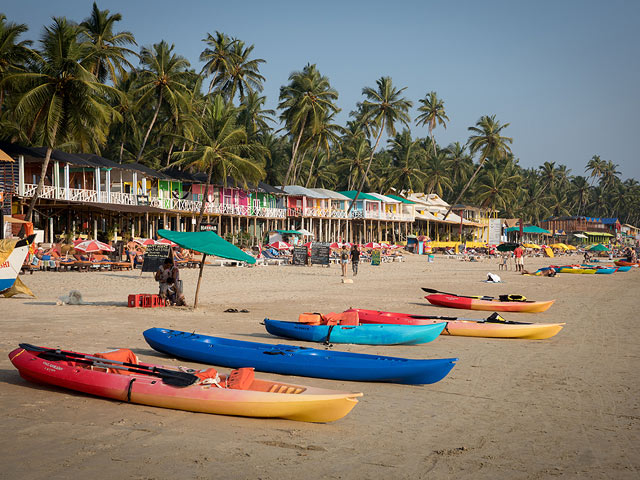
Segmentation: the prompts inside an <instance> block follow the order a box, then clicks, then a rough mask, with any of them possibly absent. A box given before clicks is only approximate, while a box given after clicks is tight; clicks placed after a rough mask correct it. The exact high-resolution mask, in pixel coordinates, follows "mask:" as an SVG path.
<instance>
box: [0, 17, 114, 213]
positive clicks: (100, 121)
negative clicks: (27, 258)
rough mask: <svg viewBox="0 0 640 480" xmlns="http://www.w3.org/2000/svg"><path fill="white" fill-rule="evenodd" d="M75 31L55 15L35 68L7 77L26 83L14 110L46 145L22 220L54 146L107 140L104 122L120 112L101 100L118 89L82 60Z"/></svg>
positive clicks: (86, 52)
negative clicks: (101, 80) (104, 81)
mask: <svg viewBox="0 0 640 480" xmlns="http://www.w3.org/2000/svg"><path fill="white" fill-rule="evenodd" d="M79 32H80V27H78V26H77V25H74V24H70V23H68V22H67V20H66V19H64V18H54V19H53V24H52V25H51V26H49V27H45V32H44V35H43V37H42V39H41V44H42V50H41V53H40V54H38V55H36V56H35V60H34V61H35V71H33V72H23V73H15V74H12V75H10V76H9V78H10V79H12V80H15V81H21V82H25V84H27V85H28V86H29V88H28V89H27V90H26V91H25V93H24V94H23V95H22V96H21V98H20V100H19V101H18V103H17V105H16V113H17V115H19V116H20V117H21V118H22V119H23V121H24V124H25V126H27V125H28V126H29V128H35V129H36V131H37V132H38V136H39V138H41V139H42V142H43V144H44V145H45V146H46V147H47V151H46V155H45V159H44V162H43V164H42V171H41V174H40V180H39V182H38V186H37V188H36V192H35V194H34V196H33V198H32V199H31V203H30V204H29V209H28V211H27V217H26V218H27V221H31V218H32V215H33V209H34V206H35V204H36V201H37V199H38V197H39V195H40V192H41V191H42V187H43V185H44V180H45V176H46V173H47V168H48V166H49V161H50V159H51V153H52V151H53V149H54V148H56V147H57V146H58V145H59V144H60V143H62V142H65V143H71V144H75V145H78V146H79V147H80V148H85V149H95V150H97V149H98V148H99V146H100V145H101V144H103V143H104V142H105V140H106V131H107V125H108V123H109V122H110V121H111V119H112V118H114V117H119V114H118V113H117V112H116V111H115V110H114V109H113V108H111V107H110V106H109V105H108V104H107V103H106V101H105V98H106V97H107V96H108V95H118V91H117V90H116V89H114V88H111V87H107V86H106V85H104V84H102V83H100V82H98V81H97V80H96V78H95V76H94V75H92V74H91V72H89V71H87V70H86V69H85V68H84V67H83V65H82V62H83V60H84V59H85V58H86V57H87V55H89V54H90V49H89V48H88V46H87V45H86V44H81V43H79V42H78V40H77V39H78V34H79Z"/></svg>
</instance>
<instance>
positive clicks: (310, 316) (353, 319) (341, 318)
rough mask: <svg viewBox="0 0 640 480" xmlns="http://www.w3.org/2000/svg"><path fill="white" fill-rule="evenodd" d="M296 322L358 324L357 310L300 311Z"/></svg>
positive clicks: (309, 323)
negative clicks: (324, 312) (324, 313)
mask: <svg viewBox="0 0 640 480" xmlns="http://www.w3.org/2000/svg"><path fill="white" fill-rule="evenodd" d="M298 322H300V323H305V324H307V325H353V326H357V325H360V318H359V317H358V312H342V313H334V312H331V313H327V314H326V315H322V314H321V313H301V314H300V315H299V316H298Z"/></svg>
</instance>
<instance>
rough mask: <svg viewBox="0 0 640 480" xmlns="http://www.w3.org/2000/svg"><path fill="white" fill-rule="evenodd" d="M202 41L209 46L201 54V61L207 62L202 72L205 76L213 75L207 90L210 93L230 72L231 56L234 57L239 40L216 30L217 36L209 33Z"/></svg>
mask: <svg viewBox="0 0 640 480" xmlns="http://www.w3.org/2000/svg"><path fill="white" fill-rule="evenodd" d="M202 41H203V42H205V43H206V44H207V45H208V47H207V48H205V49H204V50H203V51H202V53H201V54H200V61H201V62H205V64H204V66H203V67H202V71H201V72H200V74H201V75H203V76H205V77H208V76H209V75H211V80H210V81H209V90H208V92H207V95H209V94H210V93H211V91H212V90H213V88H214V87H215V86H216V85H217V84H218V83H219V81H220V79H222V78H225V77H226V75H227V72H229V69H230V66H231V58H232V57H233V45H234V44H235V43H236V42H237V41H238V40H236V39H232V38H229V37H228V36H227V35H225V34H224V33H222V32H219V31H217V30H216V34H215V36H213V35H211V34H210V33H207V38H204V39H202Z"/></svg>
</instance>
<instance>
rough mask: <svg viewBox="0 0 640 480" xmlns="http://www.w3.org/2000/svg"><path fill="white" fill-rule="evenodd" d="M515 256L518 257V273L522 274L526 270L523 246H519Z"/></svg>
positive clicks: (514, 253) (514, 252)
mask: <svg viewBox="0 0 640 480" xmlns="http://www.w3.org/2000/svg"><path fill="white" fill-rule="evenodd" d="M513 255H514V256H515V257H516V272H522V270H524V250H523V249H522V245H520V244H518V246H517V247H516V249H515V250H514V251H513Z"/></svg>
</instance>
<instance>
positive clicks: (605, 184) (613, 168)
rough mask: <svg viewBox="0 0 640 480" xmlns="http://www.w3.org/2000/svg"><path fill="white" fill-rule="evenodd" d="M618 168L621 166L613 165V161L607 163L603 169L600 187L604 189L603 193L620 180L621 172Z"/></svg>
mask: <svg viewBox="0 0 640 480" xmlns="http://www.w3.org/2000/svg"><path fill="white" fill-rule="evenodd" d="M618 167H619V165H618V164H616V163H613V162H612V161H611V160H609V161H607V162H606V163H605V164H604V166H603V167H602V173H601V175H600V186H601V187H602V191H603V192H604V191H605V190H606V189H607V188H609V187H611V186H612V185H614V184H615V182H616V181H617V180H619V178H618V175H620V172H619V171H618V170H617V168H618Z"/></svg>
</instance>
